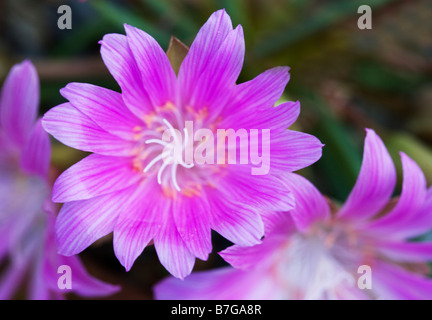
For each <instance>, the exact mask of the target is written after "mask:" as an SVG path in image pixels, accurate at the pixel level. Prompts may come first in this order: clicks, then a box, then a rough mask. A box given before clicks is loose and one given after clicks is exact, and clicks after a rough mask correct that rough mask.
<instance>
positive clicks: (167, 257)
mask: <svg viewBox="0 0 432 320" xmlns="http://www.w3.org/2000/svg"><path fill="white" fill-rule="evenodd" d="M163 221H164V225H163V226H162V228H161V229H160V231H159V233H158V234H157V235H156V237H155V238H154V245H155V248H156V252H157V255H158V257H159V260H160V262H161V263H162V265H163V266H164V267H165V268H166V269H167V270H168V271H169V272H170V273H171V274H172V275H173V276H174V277H176V278H180V279H183V278H184V277H186V276H188V275H189V274H190V273H191V271H192V268H193V266H194V264H195V256H194V255H193V254H192V253H191V252H190V250H189V249H188V248H187V245H186V244H185V242H184V241H183V239H182V237H181V236H180V233H179V232H178V231H177V227H176V225H175V222H174V218H173V216H172V212H166V213H165V215H164V216H163Z"/></svg>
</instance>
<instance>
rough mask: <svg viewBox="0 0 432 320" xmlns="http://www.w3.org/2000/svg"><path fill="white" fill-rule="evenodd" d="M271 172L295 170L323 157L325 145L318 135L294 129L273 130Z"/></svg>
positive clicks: (271, 132)
mask: <svg viewBox="0 0 432 320" xmlns="http://www.w3.org/2000/svg"><path fill="white" fill-rule="evenodd" d="M270 134H271V144H270V150H271V161H270V172H271V173H273V174H280V173H281V172H293V171H297V170H300V169H303V168H306V167H308V166H310V165H311V164H313V163H315V162H316V161H318V160H319V159H320V158H321V155H322V147H323V146H324V145H323V144H322V143H321V142H320V141H319V140H318V139H317V138H316V137H314V136H312V135H309V134H306V133H303V132H298V131H292V130H280V129H276V130H271V131H270Z"/></svg>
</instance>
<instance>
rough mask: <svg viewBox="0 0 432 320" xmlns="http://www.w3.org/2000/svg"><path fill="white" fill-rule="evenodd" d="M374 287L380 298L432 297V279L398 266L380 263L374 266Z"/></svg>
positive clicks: (410, 298)
mask: <svg viewBox="0 0 432 320" xmlns="http://www.w3.org/2000/svg"><path fill="white" fill-rule="evenodd" d="M372 272H373V279H374V280H373V284H372V288H373V290H374V291H377V297H378V299H392V300H393V299H395V300H399V299H402V300H419V299H427V300H430V299H431V298H432V281H431V280H430V279H428V278H426V277H423V276H420V275H417V274H414V273H411V272H408V271H406V270H404V269H402V268H400V267H398V266H394V265H390V264H387V263H383V262H381V263H379V264H377V265H376V266H375V267H373V268H372Z"/></svg>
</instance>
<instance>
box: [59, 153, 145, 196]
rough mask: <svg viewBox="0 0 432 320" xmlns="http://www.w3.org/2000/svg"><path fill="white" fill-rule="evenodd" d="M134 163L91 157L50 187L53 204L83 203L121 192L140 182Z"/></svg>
mask: <svg viewBox="0 0 432 320" xmlns="http://www.w3.org/2000/svg"><path fill="white" fill-rule="evenodd" d="M143 177H144V176H143V174H142V172H141V171H140V170H136V169H135V168H134V167H133V159H132V158H126V157H113V156H103V155H99V154H92V155H90V156H88V157H86V158H85V159H83V160H81V161H80V162H78V163H76V164H74V165H73V166H72V167H70V168H69V169H68V170H66V171H65V172H63V173H62V174H61V175H60V177H58V179H57V181H56V182H55V184H54V187H53V201H54V202H69V201H76V200H86V199H90V198H93V197H97V196H100V195H104V194H108V193H112V192H115V191H119V190H123V189H125V188H127V187H129V186H131V185H133V184H136V183H137V182H138V181H139V180H140V179H143Z"/></svg>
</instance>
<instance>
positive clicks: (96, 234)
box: [43, 10, 322, 278]
mask: <svg viewBox="0 0 432 320" xmlns="http://www.w3.org/2000/svg"><path fill="white" fill-rule="evenodd" d="M125 29H126V36H125V35H120V34H108V35H106V36H105V37H104V38H103V40H102V41H101V44H102V48H101V54H102V58H103V60H104V62H105V64H106V65H107V67H108V69H109V70H110V72H111V74H112V75H113V76H114V78H115V79H116V81H117V82H118V84H119V85H120V88H121V91H122V93H121V94H120V93H117V92H113V91H110V90H107V89H103V88H100V87H96V86H93V85H89V84H79V83H72V84H69V85H68V86H66V88H64V89H63V90H61V94H62V95H63V96H64V97H65V98H66V99H68V100H69V102H68V103H65V104H62V105H60V106H57V107H55V108H53V109H52V110H50V111H49V112H48V113H47V114H46V115H45V116H44V119H43V125H44V128H45V129H46V130H47V131H48V132H49V133H51V134H52V135H53V136H54V137H55V138H57V139H58V140H60V141H61V142H63V143H64V144H66V145H68V146H71V147H73V148H77V149H80V150H84V151H88V152H93V154H92V155H90V156H89V157H87V158H85V159H84V160H82V161H81V162H79V163H77V164H75V165H74V166H72V167H71V168H70V169H68V170H67V171H66V172H65V173H63V174H62V175H61V176H60V177H59V179H58V180H57V181H56V183H55V186H54V190H53V200H54V201H55V202H64V203H65V205H64V206H63V208H62V210H61V211H60V214H59V217H58V220H57V224H56V228H57V243H58V246H59V250H60V253H62V254H64V255H68V256H70V255H74V254H77V253H79V252H81V251H83V250H84V249H85V248H87V247H88V246H89V245H91V244H92V243H93V242H94V241H96V240H97V239H99V238H101V237H103V236H105V235H107V234H109V233H111V232H113V233H114V251H115V254H116V256H117V258H118V259H119V261H120V262H121V264H122V265H123V266H125V268H126V270H129V269H130V268H131V267H132V265H133V263H134V261H135V259H136V258H137V257H138V256H139V255H140V254H141V253H142V251H143V250H144V248H145V247H146V246H147V245H148V244H149V243H150V242H151V241H152V240H153V242H154V245H155V248H156V251H157V254H158V256H159V259H160V261H161V263H162V264H163V265H164V266H165V268H166V269H167V270H168V271H169V272H171V273H172V274H173V275H174V276H176V277H179V278H183V277H185V276H186V275H188V274H189V273H190V272H191V270H192V268H193V265H194V262H195V258H196V257H198V258H199V259H202V260H206V259H207V257H208V254H209V252H211V250H212V244H211V229H213V230H215V231H217V232H218V233H220V234H221V235H223V236H224V237H225V238H227V239H229V240H230V241H232V242H234V243H236V244H240V245H255V244H257V243H259V242H260V239H261V237H262V236H263V233H264V226H263V222H262V218H261V213H262V212H266V211H274V210H288V209H289V208H291V207H292V202H293V200H292V195H291V194H289V192H288V191H287V190H286V188H285V187H283V185H282V184H281V183H280V181H279V174H280V173H281V172H284V171H288V172H291V171H295V170H298V169H301V168H304V167H306V166H308V165H310V164H312V163H314V162H315V161H317V160H318V159H319V158H320V156H321V149H322V144H321V143H320V142H319V141H318V140H317V139H316V138H315V137H312V136H310V135H307V134H304V133H300V132H295V131H290V130H286V128H288V127H289V126H290V125H291V124H292V123H294V121H295V120H296V118H297V117H298V115H299V110H300V109H299V103H292V102H287V103H283V104H281V105H279V106H277V107H275V108H274V107H273V106H274V105H275V104H276V102H277V101H278V99H279V98H280V97H281V95H282V92H283V91H284V88H285V86H286V84H287V83H288V80H289V73H288V68H286V67H278V68H274V69H271V70H268V71H266V72H264V73H263V74H261V75H259V76H258V77H256V78H255V79H253V80H251V81H249V82H246V83H243V84H240V85H236V80H237V78H238V75H239V73H240V70H241V68H242V64H243V57H244V51H245V45H244V38H243V30H242V28H241V26H238V27H237V28H235V29H233V27H232V23H231V20H230V18H229V16H228V15H227V14H226V13H225V11H223V10H221V11H217V12H215V13H214V14H213V15H212V16H211V17H210V19H209V20H208V21H207V23H206V24H205V25H204V26H203V27H202V28H201V30H200V31H199V33H198V35H197V37H196V39H195V41H194V42H193V44H192V46H191V48H190V50H189V52H188V54H187V56H186V58H185V59H184V61H183V63H182V65H181V68H180V71H179V75H178V77H177V76H176V74H175V73H174V71H173V68H172V67H171V65H170V62H169V60H168V58H167V55H166V54H165V53H164V51H163V50H162V48H161V47H160V46H159V45H158V44H157V42H156V41H155V40H154V39H153V38H152V37H151V36H149V35H148V34H146V33H145V32H143V31H141V30H139V29H136V28H134V27H131V26H128V25H125ZM185 121H193V124H194V126H195V127H196V128H197V129H198V128H204V129H209V130H213V131H214V130H215V129H218V128H221V129H229V128H232V129H234V130H237V129H241V128H242V129H246V130H249V129H258V130H261V129H263V130H264V129H270V130H271V141H270V144H271V145H270V147H271V162H270V169H269V173H268V174H267V175H261V176H253V175H251V167H253V166H252V165H251V164H244V165H240V164H238V165H234V164H230V165H216V164H214V165H211V164H201V165H200V164H197V163H195V164H194V163H186V162H184V161H182V160H181V161H178V162H176V163H175V164H172V165H168V164H167V163H166V162H164V161H162V158H163V156H164V151H163V150H164V147H165V145H164V144H165V142H164V141H163V140H162V139H161V135H162V132H163V131H166V130H168V131H169V132H174V131H175V130H176V129H177V130H179V132H184V131H185V130H184V129H185ZM186 133H187V131H186ZM186 133H185V134H186ZM185 140H186V139H185ZM176 146H177V147H180V149H181V151H183V149H186V148H187V146H185V145H183V146H182V144H181V143H176ZM193 148H194V149H195V151H196V149H197V144H195V145H193Z"/></svg>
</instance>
